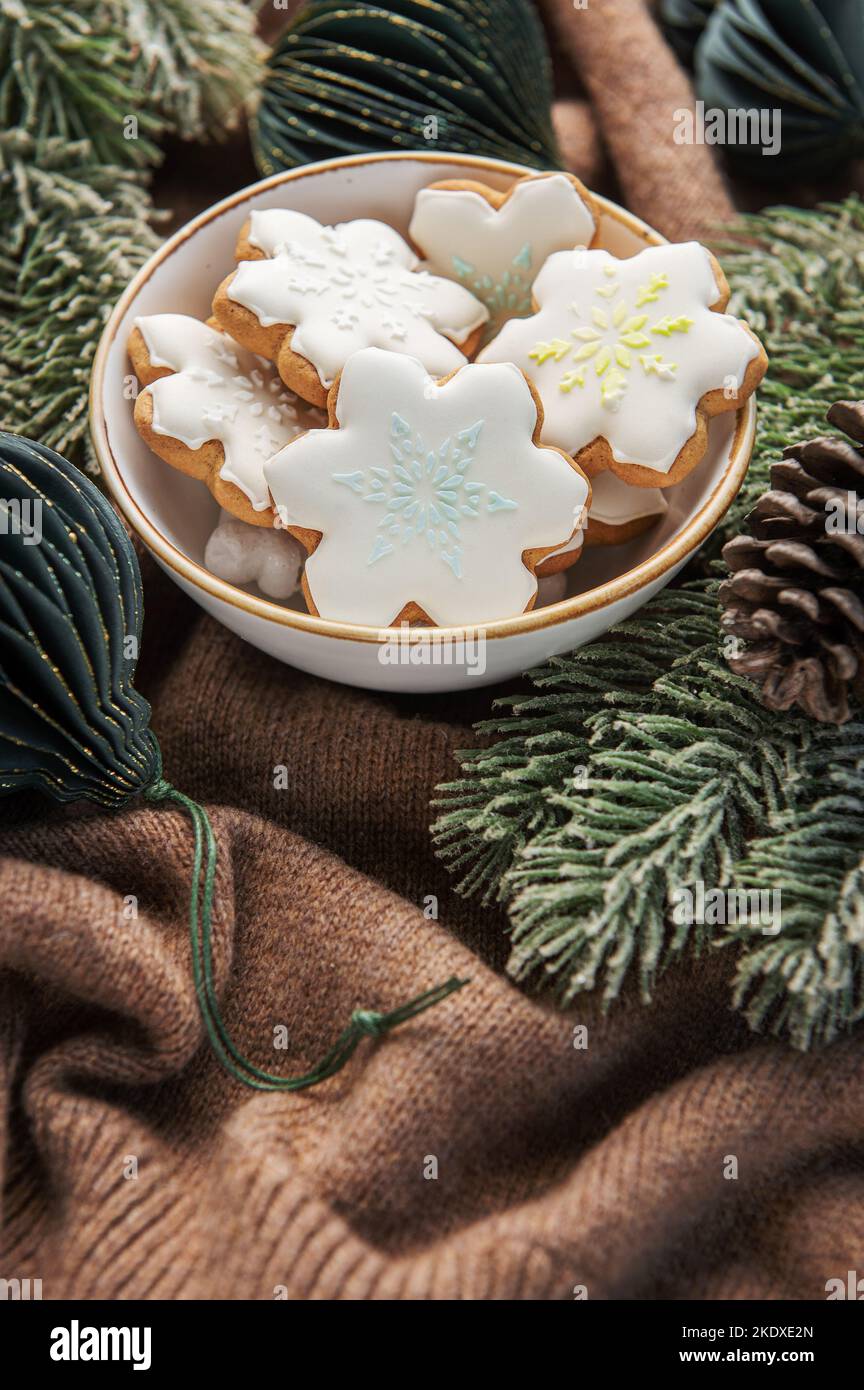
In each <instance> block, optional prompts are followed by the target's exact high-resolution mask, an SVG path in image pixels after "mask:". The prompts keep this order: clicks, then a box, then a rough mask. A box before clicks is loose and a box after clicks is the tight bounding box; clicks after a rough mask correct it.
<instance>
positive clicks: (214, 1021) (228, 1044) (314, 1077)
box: [144, 777, 468, 1091]
mask: <svg viewBox="0 0 864 1390" xmlns="http://www.w3.org/2000/svg"><path fill="white" fill-rule="evenodd" d="M144 795H145V796H146V797H147V799H148V800H149V801H173V802H175V803H176V804H177V805H178V806H182V807H183V809H184V810H185V811H187V812H188V814H189V816H190V818H191V821H192V826H193V829H194V831H195V853H194V859H193V866H192V892H191V894H190V898H189V935H190V939H191V943H192V974H193V978H194V981H195V993H196V995H197V997H198V1007H199V1009H200V1010H201V1017H202V1019H203V1022H204V1027H205V1029H206V1031H207V1036H208V1038H209V1040H210V1045H211V1047H212V1048H213V1051H214V1052H215V1054H216V1056H217V1057H218V1058H219V1061H220V1062H221V1064H222V1066H223V1067H224V1068H225V1070H226V1071H227V1072H228V1073H229V1074H230V1075H231V1076H233V1077H234V1078H235V1080H236V1081H241V1082H242V1083H243V1085H244V1086H251V1087H252V1088H253V1089H255V1090H258V1091H300V1090H303V1089H304V1087H306V1086H317V1085H318V1083H319V1081H326V1079H327V1077H328V1076H333V1075H334V1074H335V1073H336V1072H337V1071H340V1070H341V1069H342V1067H344V1066H345V1063H346V1062H347V1061H348V1060H349V1058H350V1057H351V1055H352V1054H353V1052H354V1050H355V1049H356V1047H357V1044H358V1043H359V1042H360V1041H361V1039H362V1038H364V1037H365V1038H380V1037H382V1036H383V1035H384V1034H385V1033H389V1032H390V1031H391V1030H392V1029H394V1028H398V1027H399V1025H400V1024H402V1023H405V1022H407V1020H408V1019H410V1018H416V1016H417V1015H418V1014H421V1013H423V1012H424V1010H425V1009H431V1008H432V1007H433V1005H435V1004H439V1003H440V1002H441V1000H442V999H446V998H447V996H448V995H449V994H453V993H454V992H455V991H456V990H457V989H461V988H462V986H463V985H466V984H467V983H468V981H467V980H460V979H457V978H456V977H455V976H453V977H451V978H450V979H449V980H445V982H444V983H443V984H440V985H436V986H435V987H434V988H433V989H428V990H426V992H425V993H424V994H419V995H418V996H417V998H416V999H410V1000H409V1001H408V1003H407V1004H402V1005H400V1007H399V1008H397V1009H394V1010H393V1011H392V1012H391V1013H387V1014H381V1013H377V1012H376V1011H375V1010H374V1009H355V1010H354V1013H353V1014H352V1015H351V1019H350V1022H349V1023H348V1026H347V1028H345V1030H344V1031H343V1032H342V1033H341V1034H340V1036H339V1037H338V1038H337V1040H336V1042H335V1043H334V1044H333V1046H332V1047H331V1049H330V1051H329V1052H328V1053H327V1054H326V1056H324V1057H322V1059H321V1061H320V1062H319V1063H318V1064H317V1066H315V1067H313V1068H312V1070H311V1071H309V1072H306V1074H305V1075H304V1076H277V1075H275V1074H274V1073H272V1072H269V1071H263V1070H262V1069H261V1068H260V1067H258V1066H256V1065H255V1063H254V1062H251V1061H250V1060H249V1058H248V1057H244V1056H243V1053H242V1052H239V1051H238V1049H237V1048H236V1047H235V1046H234V1043H233V1042H232V1040H231V1038H230V1036H229V1034H228V1032H227V1030H226V1028H225V1025H224V1023H223V1022H222V1016H221V1014H220V1012H219V1004H218V1001H217V998H216V989H215V985H214V983H213V953H212V935H211V921H212V915H213V892H214V884H215V879H216V839H215V836H214V835H213V827H212V826H211V824H210V817H209V816H208V815H207V812H206V811H205V810H204V808H203V806H199V805H198V803H197V802H196V801H193V800H192V799H191V797H188V796H185V795H184V793H183V792H180V791H178V790H177V789H176V787H172V786H171V783H170V782H166V781H165V779H164V778H162V777H160V778H158V780H157V781H155V782H154V783H153V784H152V785H151V786H149V787H148V788H147V790H146V791H145V792H144ZM202 867H203V870H204V887H203V897H202V891H201V871H202Z"/></svg>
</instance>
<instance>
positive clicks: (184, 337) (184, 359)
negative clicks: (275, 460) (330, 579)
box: [129, 314, 325, 526]
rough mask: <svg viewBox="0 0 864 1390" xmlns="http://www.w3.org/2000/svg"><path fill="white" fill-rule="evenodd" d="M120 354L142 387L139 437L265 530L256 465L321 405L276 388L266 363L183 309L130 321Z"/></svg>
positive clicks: (269, 516)
mask: <svg viewBox="0 0 864 1390" xmlns="http://www.w3.org/2000/svg"><path fill="white" fill-rule="evenodd" d="M129 356H130V358H131V360H132V365H133V367H134V369H135V374H136V376H137V377H138V380H139V381H140V382H141V384H142V386H144V387H145V388H146V389H145V390H143V391H140V392H139V394H138V398H137V400H136V402H135V425H136V428H137V430H138V433H139V434H140V435H141V438H142V439H143V440H145V442H146V443H147V444H148V445H149V446H150V448H151V449H152V450H153V452H154V453H155V454H158V455H159V457H160V458H161V459H164V460H165V462H166V463H170V464H171V465H172V466H173V467H174V468H178V469H179V470H180V472H181V473H188V474H191V476H192V477H193V478H200V479H201V480H202V482H205V483H206V484H207V486H208V487H209V489H210V491H211V492H212V494H213V496H214V497H215V498H216V500H217V502H219V504H220V505H221V506H223V507H224V508H225V510H226V511H228V512H231V513H232V515H233V516H236V517H239V518H240V519H241V520H242V521H246V522H249V523H250V524H252V525H253V526H272V525H273V513H272V509H271V503H270V494H269V493H268V491H267V484H266V483H265V481H264V473H263V464H264V460H265V459H268V458H269V457H270V455H271V454H275V453H276V451H277V450H278V449H281V448H282V447H283V445H285V444H287V443H288V441H289V440H290V439H293V438H294V436H295V435H297V434H300V433H301V432H302V431H303V430H305V429H309V428H311V427H313V426H315V425H323V424H324V421H325V417H324V415H323V414H322V412H321V411H318V410H315V409H314V407H312V406H309V405H307V404H306V402H305V401H302V400H299V399H298V398H297V397H296V396H292V395H291V394H290V393H289V392H288V391H286V389H285V386H284V384H283V383H282V382H281V381H280V379H279V376H278V374H277V373H276V372H275V371H274V369H273V367H272V366H271V364H270V363H269V362H266V361H264V360H263V359H261V358H259V357H255V356H253V354H252V353H251V352H247V351H246V350H245V349H244V348H241V347H238V346H237V344H236V343H235V342H232V340H231V339H230V338H227V337H226V336H225V334H224V333H220V332H219V330H218V329H215V328H213V327H211V326H210V325H209V324H206V323H201V322H200V320H199V319H193V318H189V317H188V316H187V315H186V314H152V315H150V316H148V317H145V318H137V319H136V320H135V327H134V328H133V330H132V333H131V335H130V338H129Z"/></svg>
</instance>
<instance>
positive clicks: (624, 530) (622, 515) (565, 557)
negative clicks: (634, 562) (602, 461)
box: [537, 472, 669, 578]
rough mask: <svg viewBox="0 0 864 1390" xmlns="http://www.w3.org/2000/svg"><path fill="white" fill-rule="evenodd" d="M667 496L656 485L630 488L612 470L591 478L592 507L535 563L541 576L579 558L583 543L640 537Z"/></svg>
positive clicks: (657, 515) (619, 541) (616, 542)
mask: <svg viewBox="0 0 864 1390" xmlns="http://www.w3.org/2000/svg"><path fill="white" fill-rule="evenodd" d="M668 510H669V509H668V506H667V504H666V499H665V497H664V496H663V493H662V492H661V491H660V489H659V488H656V487H630V485H629V483H622V481H621V479H620V478H616V477H615V474H614V473H608V472H607V473H598V474H597V476H596V477H595V478H592V480H591V506H590V507H589V508H588V513H587V516H585V517H583V518H582V525H581V526H580V527H579V529H578V530H577V531H576V533H575V535H574V536H573V538H572V540H570V541H569V542H568V543H567V545H565V546H562V547H561V549H560V550H555V551H553V552H552V554H551V555H547V557H546V559H545V560H543V561H542V563H541V564H539V565H538V566H537V573H538V575H541V576H542V577H544V578H548V577H549V576H550V575H553V574H558V573H560V572H561V571H562V570H565V569H569V568H570V566H571V565H572V564H574V563H575V562H576V560H578V559H579V554H580V552H581V550H582V547H583V545H584V546H585V547H586V548H590V547H591V546H593V545H623V543H624V542H625V541H632V540H634V539H635V537H636V536H641V534H642V532H643V531H647V530H648V528H649V526H653V525H654V523H655V522H656V521H659V519H660V517H661V516H665V514H666V512H667V511H668Z"/></svg>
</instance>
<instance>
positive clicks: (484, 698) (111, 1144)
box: [0, 0, 864, 1299]
mask: <svg viewBox="0 0 864 1390" xmlns="http://www.w3.org/2000/svg"><path fill="white" fill-rule="evenodd" d="M544 8H545V11H546V18H547V20H548V21H549V22H550V26H551V28H552V31H553V32H554V34H555V44H556V56H557V61H558V66H559V68H560V70H561V74H562V88H561V90H562V94H563V97H562V104H561V105H560V106H559V109H558V113H557V114H558V120H559V128H560V129H561V132H562V135H563V136H565V137H566V145H567V149H568V150H569V151H570V153H571V157H572V160H573V162H574V165H575V166H576V167H577V168H578V171H579V172H580V173H585V174H588V176H589V177H592V178H593V179H595V181H599V182H600V183H601V186H603V187H610V188H613V189H615V188H617V189H619V190H620V193H621V196H622V198H624V199H625V200H626V201H627V202H628V203H629V205H630V206H631V207H632V208H633V210H634V211H636V212H637V213H639V214H641V215H642V216H643V217H645V218H647V219H649V220H650V221H652V222H654V223H655V224H656V225H657V226H659V227H660V228H661V229H662V230H664V231H666V232H668V233H670V234H671V235H673V236H676V237H680V236H685V235H690V234H693V233H696V234H699V233H700V232H701V231H703V230H704V227H705V223H706V221H707V220H709V219H716V218H718V217H719V218H721V219H722V218H723V217H724V216H725V215H726V214H727V213H728V212H729V211H730V208H731V204H730V202H729V200H728V196H727V193H726V191H725V190H724V185H723V183H722V181H721V178H720V176H719V174H718V172H717V169H716V168H715V166H714V165H713V164H712V162H711V158H712V156H711V153H710V151H708V150H706V149H705V148H704V147H702V148H699V147H694V148H692V149H687V148H685V149H683V150H682V148H681V147H675V146H673V144H672V141H671V136H670V121H671V116H670V113H671V112H672V111H673V110H674V109H675V108H676V107H678V106H681V105H683V104H685V103H686V102H687V101H688V100H691V99H692V94H691V93H690V92H689V89H688V86H687V82H686V79H685V77H684V76H683V74H682V73H681V71H680V70H679V69H678V68H677V66H676V64H675V63H674V60H673V59H672V58H671V56H670V55H669V52H668V50H667V49H666V48H665V46H664V45H663V43H662V42H661V40H660V39H659V37H658V35H657V33H656V31H655V30H654V28H653V23H652V21H651V19H650V18H649V15H648V13H647V11H646V9H645V8H644V7H643V5H642V4H641V3H639V0H590V4H589V6H588V8H587V9H585V10H576V9H574V7H573V6H572V4H571V3H570V0H546V4H545V7H544ZM649 73H650V74H651V75H650V77H649V76H648V75H647V74H649ZM580 84H581V87H580ZM657 93H659V94H660V95H659V96H657V95H656V94H657ZM220 158H222V157H220ZM187 169H188V165H187ZM230 173H231V175H232V178H233V182H234V185H235V186H237V185H239V184H240V183H242V182H244V181H245V180H246V179H247V178H248V176H249V175H248V171H247V169H246V167H245V166H244V167H240V165H239V164H238V165H237V167H236V168H235V169H233V170H231V171H230ZM224 176H225V177H227V174H226V175H224ZM200 193H201V197H200V201H201V203H202V204H203V203H206V202H209V201H211V200H212V197H213V196H215V194H214V191H213V189H212V187H209V188H204V187H202V188H201V189H200ZM144 580H145V592H146V602H147V618H146V625H145V638H146V640H145V648H144V654H143V660H142V664H141V668H140V682H139V684H140V686H141V688H142V690H143V692H144V693H145V694H146V695H147V696H148V698H149V699H150V700H151V702H152V704H153V724H154V728H155V729H156V731H157V733H158V736H159V739H160V741H161V744H162V748H163V751H164V755H165V766H166V773H167V775H168V776H169V777H170V778H171V780H172V781H173V782H174V783H175V784H176V785H178V786H180V787H182V788H183V789H184V790H185V791H187V792H188V793H189V794H190V795H192V796H194V797H197V798H198V799H200V800H201V801H203V802H204V803H205V804H206V805H207V806H208V808H209V809H210V811H211V814H212V818H213V823H214V827H215V831H216V835H217V837H218V844H219V867H218V891H217V909H216V922H215V934H216V960H217V974H218V977H219V980H220V983H221V985H222V990H223V994H222V997H223V1001H224V1011H225V1015H226V1019H227V1021H228V1024H229V1026H230V1028H231V1029H232V1031H233V1033H234V1035H235V1037H236V1038H237V1040H238V1042H239V1044H240V1045H241V1047H242V1048H243V1049H244V1050H245V1051H247V1052H249V1053H251V1054H252V1055H254V1056H255V1057H256V1058H257V1059H258V1060H259V1061H260V1062H262V1063H263V1064H265V1065H268V1066H269V1067H271V1068H272V1069H275V1070H284V1071H286V1072H288V1071H294V1072H297V1071H302V1070H303V1069H304V1068H305V1067H306V1066H308V1065H309V1064H310V1063H311V1062H313V1061H314V1060H316V1059H317V1058H318V1057H319V1056H320V1055H321V1054H322V1052H323V1051H324V1050H325V1049H326V1047H328V1046H329V1045H330V1043H331V1042H332V1041H333V1039H334V1038H335V1036H336V1034H337V1033H338V1032H339V1031H340V1029H341V1027H342V1026H343V1024H344V1022H345V1020H346V1018H347V1016H348V1015H349V1013H350V1012H351V1010H352V1009H353V1008H355V1007H356V1006H358V1005H365V1006H370V1007H379V1008H382V1009H387V1008H389V1007H393V1006H394V1005H396V1004H398V1003H400V1002H402V1001H404V1000H405V999H406V998H408V997H410V996H411V995H412V994H413V993H416V992H417V991H419V990H420V989H423V988H425V987H427V986H428V985H431V984H433V983H435V982H437V981H439V980H442V979H444V978H446V977H447V976H448V975H450V974H460V975H468V976H470V977H471V984H470V986H469V987H468V988H466V989H464V990H463V991H461V992H460V993H459V994H457V995H455V996H453V997H451V998H450V999H448V1000H447V1001H446V1002H444V1003H443V1004H442V1005H440V1006H439V1007H438V1008H436V1009H434V1010H432V1011H431V1012H429V1013H427V1014H425V1015H424V1016H423V1017H422V1018H419V1019H417V1020H415V1021H414V1022H412V1023H410V1024H408V1025H406V1026H405V1027H404V1028H403V1029H401V1030H400V1031H398V1032H397V1033H394V1034H393V1035H392V1036H391V1037H390V1038H389V1039H388V1040H387V1041H385V1042H381V1043H378V1044H376V1043H374V1042H372V1041H367V1042H364V1043H363V1044H362V1045H361V1047H360V1049H359V1051H358V1052H357V1054H356V1055H355V1057H354V1060H353V1061H352V1063H351V1064H350V1065H349V1067H348V1068H347V1069H346V1070H345V1071H343V1072H342V1073H341V1074H340V1075H339V1076H337V1077H335V1078H333V1079H332V1080H330V1081H328V1082H327V1083H325V1084H324V1085H323V1086H321V1087H319V1088H318V1089H316V1090H312V1091H306V1092H302V1093H300V1094H297V1095H268V1094H259V1093H255V1092H251V1091H247V1090H244V1089H241V1088H240V1087H239V1086H237V1085H236V1084H234V1083H233V1082H231V1081H230V1080H229V1079H228V1078H227V1077H226V1076H225V1075H224V1073H223V1072H222V1071H221V1069H220V1068H219V1067H218V1065H217V1064H216V1063H215V1062H214V1061H213V1059H212V1057H211V1055H210V1052H209V1049H208V1048H207V1047H206V1045H204V1044H203V1041H202V1029H201V1026H200V1023H199V1017H198V1012H197V1008H196V1004H195V999H194V994H193V989H192V983H191V975H190V961H189V950H188V942H187V929H186V912H187V901H188V891H189V882H190V867H191V848H192V846H191V835H190V829H189V824H188V822H187V821H186V819H185V818H184V817H183V816H182V814H181V813H179V812H178V811H175V810H173V809H169V808H168V807H166V806H164V805H163V806H156V807H152V806H146V805H144V804H141V805H140V806H138V807H136V808H133V809H130V810H128V811H126V812H125V813H122V814H118V815H114V816H109V815H106V814H101V813H97V812H95V811H91V810H89V809H87V810H82V808H81V807H80V806H72V807H67V808H65V809H60V808H55V807H54V806H53V805H47V804H46V803H45V802H43V801H41V800H40V799H38V798H37V797H35V796H34V797H32V798H31V797H26V798H24V797H20V798H16V799H15V800H14V801H7V802H5V803H3V804H2V805H0V827H2V832H3V838H2V848H3V856H2V859H0V901H2V913H0V1093H2V1109H0V1163H2V1175H0V1176H2V1231H3V1243H2V1252H0V1276H2V1277H3V1278H6V1279H11V1278H21V1279H23V1278H27V1277H30V1278H40V1279H41V1280H42V1281H43V1294H44V1297H46V1298H52V1297H63V1296H71V1297H78V1298H135V1297H145V1298H176V1297H183V1298H235V1299H271V1298H273V1297H274V1296H278V1294H279V1292H280V1291H281V1292H283V1293H285V1292H287V1296H289V1297H292V1298H363V1299H365V1298H373V1297H375V1298H399V1299H406V1298H435V1299H448V1298H476V1299H489V1298H525V1299H535V1298H536V1299H570V1298H573V1297H574V1289H575V1288H576V1287H577V1286H584V1288H586V1289H587V1292H588V1295H589V1297H591V1298H595V1299H596V1298H610V1297H613V1298H614V1297H627V1298H679V1299H680V1298H698V1299H707V1298H730V1297H737V1298H758V1297H768V1298H779V1297H783V1296H789V1297H794V1298H819V1297H824V1287H825V1281H826V1280H827V1279H828V1278H830V1277H835V1276H838V1275H839V1276H840V1277H845V1273H846V1271H847V1270H848V1269H853V1268H856V1261H857V1262H858V1265H857V1267H860V1258H861V1249H862V1238H864V1181H862V1173H861V1162H860V1154H861V1148H860V1145H861V1134H862V1130H864V1085H862V1082H864V1048H862V1042H861V1039H860V1037H859V1038H858V1039H857V1040H854V1039H853V1040H851V1041H848V1042H845V1043H842V1044H840V1045H838V1046H834V1047H832V1048H831V1049H830V1050H828V1051H826V1052H823V1053H821V1054H816V1055H812V1056H801V1055H798V1054H796V1053H794V1052H793V1051H791V1050H790V1049H788V1048H787V1047H786V1046H784V1045H781V1044H779V1043H774V1042H771V1041H767V1040H762V1039H757V1038H755V1037H753V1036H752V1035H751V1034H749V1033H748V1032H747V1030H746V1028H745V1027H744V1025H743V1024H742V1023H741V1022H740V1020H739V1019H738V1018H737V1017H736V1016H733V1015H732V1014H731V1013H730V1011H729V1007H728V999H729V992H728V983H729V981H728V976H729V971H730V966H731V961H730V960H729V959H728V958H727V956H726V955H725V954H723V953H714V954H710V955H708V956H706V957H705V958H703V959H702V960H699V961H696V962H693V963H691V964H690V965H689V966H686V967H684V968H683V969H680V970H677V971H676V972H674V973H673V974H672V975H670V976H669V977H667V978H666V980H665V982H664V983H663V984H662V986H661V987H660V989H659V990H658V993H657V997H656V1000H655V1002H654V1005H653V1007H652V1008H650V1009H645V1008H643V1007H642V1006H641V1005H640V1004H639V1002H638V1000H637V999H636V998H635V997H633V995H632V994H630V995H628V996H627V997H626V998H625V999H624V1000H623V1001H622V1003H621V1004H620V1005H619V1006H618V1008H617V1009H616V1010H615V1011H614V1012H613V1014H612V1015H611V1016H610V1017H609V1019H608V1020H605V1021H604V1020H603V1019H602V1017H601V1014H600V1011H599V1007H598V1001H597V1000H596V999H595V998H593V997H590V996H589V997H585V998H583V999H582V1000H581V1002H580V1003H579V1005H578V1007H577V1008H576V1009H575V1010H573V1011H572V1012H571V1013H570V1014H567V1015H564V1014H560V1013H558V1012H556V1011H555V1010H554V1009H552V1008H551V1007H550V1006H549V1005H548V1004H547V1003H545V1002H543V1001H540V1002H538V1001H537V1000H535V999H532V998H531V997H529V996H527V995H526V994H525V993H523V992H521V991H520V990H518V989H516V988H514V987H513V986H512V985H511V984H510V983H509V982H508V981H507V979H506V978H505V977H504V976H503V975H502V973H501V966H502V961H503V959H504V957H505V955H506V942H505V938H504V934H503V926H504V923H503V920H502V918H501V917H500V915H499V914H498V913H497V912H496V911H494V910H492V909H481V908H478V907H475V906H471V905H466V904H465V903H463V902H461V901H460V900H459V899H458V898H456V897H455V896H454V895H453V894H452V892H451V891H450V889H449V886H448V881H447V877H446V875H445V874H444V872H443V870H442V869H441V868H440V866H439V865H438V864H437V863H436V861H435V859H434V857H433V856H432V854H431V851H430V846H429V838H428V825H429V820H430V812H429V800H430V797H431V796H432V795H433V789H434V787H435V785H436V783H438V782H440V781H442V780H446V779H447V778H449V777H452V775H453V773H454V763H453V760H452V752H453V750H454V748H457V747H459V746H464V745H467V744H470V742H471V741H472V735H471V732H470V725H471V722H472V721H473V720H474V719H477V718H480V717H483V716H484V715H485V714H486V713H487V712H488V706H489V701H490V699H491V696H492V694H494V692H492V693H490V692H488V691H481V692H477V693H474V694H472V696H471V698H470V699H465V698H462V697H459V698H456V697H452V698H451V697H436V698H429V699H407V698H406V699H394V698H392V697H388V696H384V695H378V694H365V693H362V692H358V691H354V690H348V689H345V688H342V687H339V686H336V685H330V684H327V683H325V682H323V681H318V680H315V679H313V678H311V677H309V676H305V675H302V674H300V673H298V672H295V671H293V670H291V669H289V668H287V667H284V666H281V665H279V664H277V663H276V662H274V661H271V660H269V659H268V658H266V657H264V656H263V655H261V654H260V653H258V652H256V651H253V650H252V649H251V648H250V647H246V646H244V645H243V644H242V643H241V642H240V641H239V640H238V639H237V638H235V637H233V636H232V635H231V634H230V633H228V632H227V631H225V630H224V629H223V628H221V627H219V626H217V625H216V624H215V623H214V622H212V621H211V620H210V619H209V618H206V617H205V616H204V615H203V614H202V613H201V611H200V610H199V609H198V608H196V607H195V606H193V605H192V604H191V603H190V602H189V601H187V600H186V599H185V598H184V597H183V596H182V595H181V593H180V591H179V590H178V589H177V588H176V587H175V586H174V585H173V584H172V583H171V582H170V581H169V580H168V579H167V578H165V577H164V576H163V575H162V574H161V573H160V572H158V571H157V570H156V569H155V568H154V567H153V566H152V565H151V564H149V563H145V564H144ZM279 766H284V767H286V768H287V769H288V782H289V788H288V789H287V790H276V789H275V788H274V769H276V768H277V767H279ZM430 895H434V896H435V897H437V899H438V918H437V920H434V919H430V918H429V917H428V916H427V915H424V911H423V904H424V900H426V899H428V898H429V896H430ZM579 1023H581V1024H587V1026H588V1040H589V1045H588V1047H587V1049H579V1048H574V1046H573V1028H574V1025H575V1024H579ZM280 1030H284V1035H285V1037H286V1038H287V1045H286V1046H284V1048H282V1049H279V1050H274V1047H273V1043H274V1041H275V1040H277V1039H281V1038H282V1036H283V1033H282V1031H280ZM733 1156H734V1158H735V1159H737V1178H734V1177H730V1176H729V1174H730V1172H731V1171H732V1168H733V1165H731V1164H730V1162H729V1160H730V1157H733Z"/></svg>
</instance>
